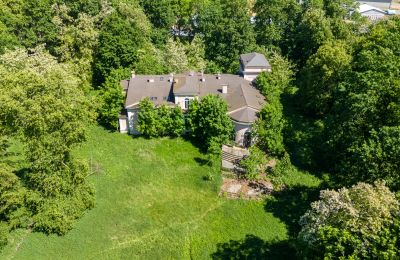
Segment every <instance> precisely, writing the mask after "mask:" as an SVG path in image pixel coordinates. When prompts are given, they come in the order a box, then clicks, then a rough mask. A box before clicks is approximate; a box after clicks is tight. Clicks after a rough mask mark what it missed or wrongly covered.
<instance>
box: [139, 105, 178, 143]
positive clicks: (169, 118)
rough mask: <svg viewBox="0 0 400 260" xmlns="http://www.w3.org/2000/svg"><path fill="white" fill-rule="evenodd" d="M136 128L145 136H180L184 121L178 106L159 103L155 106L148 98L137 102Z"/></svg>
mask: <svg viewBox="0 0 400 260" xmlns="http://www.w3.org/2000/svg"><path fill="white" fill-rule="evenodd" d="M139 109H140V110H139V115H138V130H139V131H140V132H141V134H142V135H144V136H145V137H148V138H149V137H160V136H171V137H176V136H180V135H181V134H182V133H183V131H184V130H185V121H184V117H183V113H182V110H181V108H180V107H172V108H171V107H168V106H166V105H161V106H160V107H157V108H156V107H155V106H154V104H153V103H152V102H151V101H150V99H148V98H145V99H143V100H141V101H140V103H139Z"/></svg>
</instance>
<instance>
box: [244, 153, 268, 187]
mask: <svg viewBox="0 0 400 260" xmlns="http://www.w3.org/2000/svg"><path fill="white" fill-rule="evenodd" d="M265 164H266V157H265V154H264V152H263V151H262V150H261V149H260V148H258V147H257V146H252V147H251V148H250V155H249V156H247V157H246V158H244V159H243V160H241V161H240V166H241V167H242V168H243V169H244V170H245V171H246V178H247V179H249V180H258V179H259V178H260V173H261V171H262V170H263V169H262V167H263V166H264V165H265Z"/></svg>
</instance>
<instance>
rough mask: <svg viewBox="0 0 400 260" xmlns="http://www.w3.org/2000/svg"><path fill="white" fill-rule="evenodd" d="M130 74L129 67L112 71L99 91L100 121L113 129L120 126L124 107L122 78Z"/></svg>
mask: <svg viewBox="0 0 400 260" xmlns="http://www.w3.org/2000/svg"><path fill="white" fill-rule="evenodd" d="M129 75H130V73H129V71H128V70H127V69H117V70H113V71H111V73H110V75H109V76H108V77H107V78H106V81H105V82H104V84H103V85H102V87H101V89H100V90H99V92H98V100H99V103H100V107H99V118H98V119H99V122H100V123H101V124H102V125H103V126H105V127H109V128H112V129H117V128H118V118H119V113H120V112H121V110H122V109H123V108H124V94H123V91H122V87H121V80H123V79H126V78H128V77H129Z"/></svg>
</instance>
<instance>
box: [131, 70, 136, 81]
mask: <svg viewBox="0 0 400 260" xmlns="http://www.w3.org/2000/svg"><path fill="white" fill-rule="evenodd" d="M131 75H132V78H133V79H134V78H135V77H136V74H135V71H134V70H132V71H131Z"/></svg>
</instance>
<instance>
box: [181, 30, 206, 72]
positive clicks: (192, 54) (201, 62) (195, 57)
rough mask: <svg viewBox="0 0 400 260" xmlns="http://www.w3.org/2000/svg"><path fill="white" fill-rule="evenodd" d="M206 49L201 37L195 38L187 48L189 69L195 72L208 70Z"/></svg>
mask: <svg viewBox="0 0 400 260" xmlns="http://www.w3.org/2000/svg"><path fill="white" fill-rule="evenodd" d="M204 48H205V46H204V40H203V38H202V37H200V36H199V35H196V36H194V38H193V40H192V41H191V42H190V44H188V45H187V46H186V56H187V59H188V64H189V69H191V70H193V71H204V70H205V69H206V67H207V62H206V60H205V49H204Z"/></svg>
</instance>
